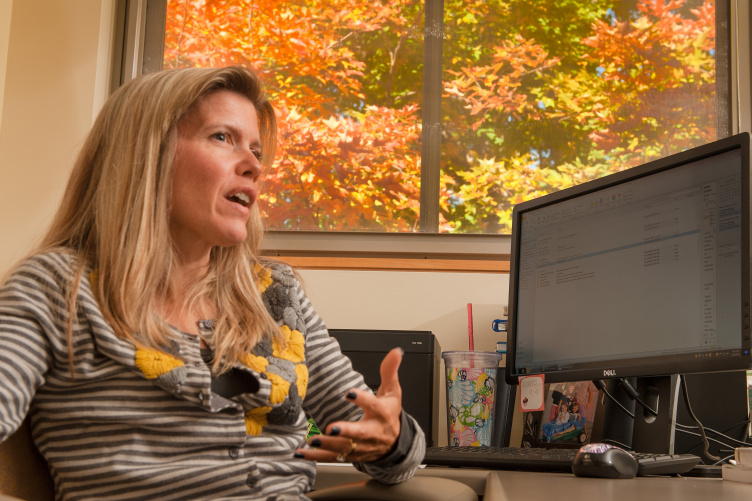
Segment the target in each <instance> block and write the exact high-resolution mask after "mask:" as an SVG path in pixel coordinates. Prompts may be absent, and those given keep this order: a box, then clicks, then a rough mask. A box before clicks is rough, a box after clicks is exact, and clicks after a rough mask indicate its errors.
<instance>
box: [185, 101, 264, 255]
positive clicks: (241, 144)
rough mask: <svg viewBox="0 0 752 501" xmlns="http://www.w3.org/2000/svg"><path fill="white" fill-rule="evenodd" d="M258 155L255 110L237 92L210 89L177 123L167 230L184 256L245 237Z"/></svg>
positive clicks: (204, 252) (205, 252)
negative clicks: (209, 92)
mask: <svg viewBox="0 0 752 501" xmlns="http://www.w3.org/2000/svg"><path fill="white" fill-rule="evenodd" d="M260 158H261V140H260V137H259V130H258V117H257V115H256V109H255V108H254V106H253V104H252V103H251V102H250V101H249V100H248V99H247V98H245V97H244V96H241V95H240V94H237V93H234V92H231V91H227V90H220V91H217V92H213V93H211V94H209V95H207V96H205V97H203V98H202V99H201V100H200V101H199V102H198V103H197V104H196V106H194V107H193V109H191V110H190V111H189V112H188V113H187V114H186V115H185V116H184V117H183V118H182V119H181V120H180V122H178V128H177V149H176V152H175V166H174V171H173V179H172V199H171V206H170V232H171V235H172V238H173V240H174V242H175V245H176V246H177V249H178V251H179V253H180V254H181V257H182V258H183V259H186V260H201V259H207V258H208V255H209V252H210V250H211V248H212V247H215V246H222V247H227V246H232V245H237V244H240V243H242V242H244V241H245V239H246V237H247V236H248V229H247V222H248V218H249V216H250V212H251V206H252V205H253V204H254V203H256V199H257V198H258V191H257V190H258V179H259V176H260V175H261V171H262V166H261V163H260V161H259V159H260Z"/></svg>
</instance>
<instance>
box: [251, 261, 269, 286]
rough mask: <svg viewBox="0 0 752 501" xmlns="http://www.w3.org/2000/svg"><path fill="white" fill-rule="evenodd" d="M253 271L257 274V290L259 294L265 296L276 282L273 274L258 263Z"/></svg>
mask: <svg viewBox="0 0 752 501" xmlns="http://www.w3.org/2000/svg"><path fill="white" fill-rule="evenodd" d="M253 271H254V272H255V273H256V288H257V289H258V291H259V293H261V294H263V293H264V291H266V289H267V288H269V286H270V285H271V284H272V282H274V280H272V272H271V270H269V269H267V268H264V267H263V266H261V265H260V264H258V263H256V266H254V267H253Z"/></svg>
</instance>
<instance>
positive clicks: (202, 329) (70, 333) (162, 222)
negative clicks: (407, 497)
mask: <svg viewBox="0 0 752 501" xmlns="http://www.w3.org/2000/svg"><path fill="white" fill-rule="evenodd" d="M275 144H276V122H275V115H274V110H273V108H272V106H271V104H270V103H269V101H268V100H267V99H266V97H265V95H264V92H263V89H262V86H261V84H260V82H259V79H258V77H257V75H256V74H255V73H254V72H252V71H250V70H248V69H244V68H239V67H231V68H224V69H184V70H174V71H164V72H158V73H154V74H150V75H146V76H143V77H140V78H138V79H136V80H134V81H132V82H130V83H128V84H126V85H124V86H123V87H122V88H120V89H119V90H118V91H117V92H115V93H114V94H113V95H112V97H111V98H110V99H109V100H108V101H107V103H106V104H105V106H104V108H103V109H102V111H101V112H100V114H99V116H98V118H97V120H96V122H95V124H94V126H93V128H92V130H91V132H90V134H89V136H88V138H87V140H86V142H85V144H84V146H83V148H82V151H81V153H80V155H79V157H78V160H77V162H76V164H75V166H74V169H73V172H72V175H71V178H70V181H69V184H68V187H67V189H66V192H65V195H64V198H63V201H62V203H61V206H60V208H59V210H58V212H57V215H56V216H55V218H54V220H53V222H52V225H51V226H50V229H49V231H48V232H47V234H46V235H45V237H44V239H43V241H42V243H41V245H40V246H39V248H38V249H37V250H36V251H35V252H33V253H32V255H31V256H30V257H28V258H27V259H25V260H24V261H22V262H21V263H20V264H19V265H18V266H17V268H16V269H15V270H14V271H13V272H12V273H11V274H10V275H9V277H8V278H7V279H6V281H5V283H4V285H3V287H2V289H0V346H2V347H3V349H2V350H0V441H2V440H5V439H6V438H7V437H9V436H10V435H11V434H12V433H13V432H14V431H15V430H16V429H17V428H18V427H19V426H20V425H21V423H22V422H23V420H24V419H25V418H26V417H27V416H28V417H29V418H30V422H31V427H32V434H33V437H34V440H35V442H36V444H37V447H38V448H39V450H40V451H41V452H42V454H43V455H44V457H45V459H46V460H47V462H48V464H49V467H50V470H51V472H52V475H53V478H54V480H55V487H56V491H57V496H58V498H60V499H76V500H87V499H91V500H94V499H96V500H101V499H108V500H116V499H127V500H136V499H149V500H153V499H159V500H168V499H220V498H221V499H257V498H263V499H272V498H274V499H278V500H283V499H305V492H307V491H308V490H309V489H310V487H311V486H312V484H313V480H314V476H315V464H314V462H313V461H334V460H340V461H343V460H347V461H352V462H353V463H354V464H355V466H356V467H357V468H359V469H361V470H362V471H365V472H366V473H369V474H370V475H372V476H373V477H374V478H376V479H378V480H381V481H383V482H387V483H396V482H400V481H402V480H405V479H407V478H409V477H410V476H411V475H412V474H413V472H414V470H415V469H416V468H417V466H418V464H419V462H420V461H421V459H422V457H423V452H424V449H425V440H424V437H423V433H422V432H421V430H420V428H419V426H418V425H417V423H416V422H415V421H414V420H413V419H412V418H411V417H410V416H408V415H407V414H406V413H404V412H402V408H401V389H400V386H399V381H398V378H397V369H398V367H399V363H400V361H401V356H402V354H401V352H400V351H399V350H393V351H392V352H390V353H389V354H388V355H387V356H386V358H385V360H384V362H383V364H382V387H381V388H380V390H379V392H378V397H377V396H375V395H374V394H373V393H372V392H371V391H370V390H369V389H368V388H367V386H366V385H365V384H364V382H363V378H362V377H361V376H360V375H359V374H358V373H356V372H355V371H353V369H352V367H351V365H350V362H349V360H348V359H347V358H346V357H344V356H343V355H342V354H341V352H340V351H339V347H338V345H337V343H336V342H335V341H334V340H333V339H332V338H330V337H329V335H328V333H327V330H326V327H325V325H324V323H323V322H322V320H321V319H320V318H319V317H318V316H317V315H316V313H315V312H314V310H313V309H312V307H311V304H310V302H309V301H308V299H307V298H306V296H305V294H304V293H303V291H302V288H301V286H300V284H299V282H298V280H297V279H296V276H295V274H294V273H293V272H292V270H291V269H289V268H288V267H286V266H283V265H280V264H275V263H272V262H265V261H264V260H263V259H261V258H260V257H259V248H260V245H261V239H262V236H263V225H262V221H261V218H260V216H259V212H258V208H257V205H256V200H257V197H258V190H259V181H260V179H261V176H262V174H263V171H264V169H265V168H268V167H269V166H270V165H271V164H272V161H273V159H274V153H275V151H274V150H275ZM307 415H310V416H311V417H313V419H314V420H315V421H316V423H317V424H318V425H319V427H320V428H321V429H322V430H324V432H325V433H324V434H323V435H320V436H318V437H315V438H313V439H312V440H311V443H310V444H306V443H305V436H306V431H307V430H306V429H307V421H306V416H307Z"/></svg>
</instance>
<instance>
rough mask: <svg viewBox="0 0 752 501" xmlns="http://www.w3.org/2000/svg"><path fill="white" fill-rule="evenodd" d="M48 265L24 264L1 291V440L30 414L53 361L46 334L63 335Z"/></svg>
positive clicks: (58, 294)
mask: <svg viewBox="0 0 752 501" xmlns="http://www.w3.org/2000/svg"><path fill="white" fill-rule="evenodd" d="M51 266H53V263H49V262H47V261H45V260H42V259H41V258H34V259H31V260H29V261H26V262H25V263H23V264H22V265H21V266H20V267H19V268H18V269H17V270H16V271H15V272H14V273H13V274H12V275H10V277H9V278H8V280H7V281H6V282H5V283H4V284H3V286H2V288H1V289H0V346H2V349H0V381H1V382H2V384H0V442H2V441H5V440H6V439H7V438H8V437H9V436H10V435H12V434H13V433H14V432H15V431H16V430H17V429H18V427H19V426H20V425H21V423H22V422H23V420H24V418H25V417H26V414H27V413H28V411H29V407H30V405H31V400H32V398H33V397H34V394H35V393H36V391H37V389H38V388H39V387H40V386H41V385H42V384H43V382H44V379H45V374H46V373H47V371H48V369H49V367H50V365H51V363H52V360H53V357H52V351H53V349H52V346H51V342H50V336H53V337H59V333H60V332H64V325H65V323H64V322H65V319H64V317H65V315H64V313H65V307H64V306H63V305H65V298H64V294H63V292H62V290H61V287H60V285H59V284H60V280H59V278H60V277H59V276H57V275H56V274H55V273H54V272H53V270H52V269H51Z"/></svg>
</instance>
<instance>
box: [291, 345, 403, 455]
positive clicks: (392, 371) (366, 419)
mask: <svg viewBox="0 0 752 501" xmlns="http://www.w3.org/2000/svg"><path fill="white" fill-rule="evenodd" d="M401 362H402V349H400V348H394V349H393V350H391V351H390V352H389V353H387V354H386V356H385V357H384V360H383V361H382V362H381V368H380V369H379V372H380V374H381V386H379V390H378V392H377V394H376V395H373V394H371V393H369V392H365V391H362V390H358V389H351V390H349V391H348V392H347V394H346V395H345V398H347V399H348V400H350V401H351V402H353V403H354V404H355V405H357V406H358V407H360V408H361V409H363V419H361V420H360V421H336V422H334V423H331V424H330V425H329V426H328V427H327V429H326V432H325V434H323V435H316V436H315V437H312V438H311V439H310V440H309V441H308V445H310V446H311V447H312V448H311V449H308V448H306V449H298V450H296V451H295V453H296V455H297V456H298V457H303V458H305V459H310V460H313V461H320V462H333V461H345V460H346V461H360V462H367V461H374V460H377V459H380V458H382V457H384V456H385V455H386V454H387V453H388V452H389V451H390V450H391V448H392V447H393V446H394V444H395V442H396V440H397V438H398V437H399V434H400V422H401V421H400V420H401V417H400V413H401V412H402V387H401V386H400V384H399V377H398V375H397V371H398V369H399V366H400V363H401Z"/></svg>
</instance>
